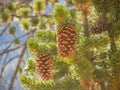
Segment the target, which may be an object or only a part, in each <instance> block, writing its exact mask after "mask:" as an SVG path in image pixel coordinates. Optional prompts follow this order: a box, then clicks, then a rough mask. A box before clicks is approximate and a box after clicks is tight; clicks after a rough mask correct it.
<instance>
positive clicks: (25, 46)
mask: <svg viewBox="0 0 120 90" xmlns="http://www.w3.org/2000/svg"><path fill="white" fill-rule="evenodd" d="M26 48H27V45H26V44H25V45H24V47H23V49H22V52H21V55H20V58H19V60H18V63H17V67H16V70H15V72H14V74H13V77H12V79H11V81H10V85H9V88H8V90H12V88H13V85H14V81H15V78H16V75H17V72H18V70H19V66H20V64H21V62H22V60H23V57H24V53H25V51H26Z"/></svg>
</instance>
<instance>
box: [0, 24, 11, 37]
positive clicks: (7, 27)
mask: <svg viewBox="0 0 120 90" xmlns="http://www.w3.org/2000/svg"><path fill="white" fill-rule="evenodd" d="M10 24H11V23H8V24H7V26H6V27H5V28H4V29H3V30H2V32H1V33H0V36H1V35H2V34H3V33H4V32H5V31H6V30H7V28H8V27H9V26H10Z"/></svg>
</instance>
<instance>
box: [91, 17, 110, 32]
mask: <svg viewBox="0 0 120 90" xmlns="http://www.w3.org/2000/svg"><path fill="white" fill-rule="evenodd" d="M107 30H108V22H107V21H106V20H105V19H103V18H102V19H98V20H97V21H96V22H95V23H94V25H93V26H92V27H91V31H92V33H94V34H100V33H102V32H105V31H107Z"/></svg>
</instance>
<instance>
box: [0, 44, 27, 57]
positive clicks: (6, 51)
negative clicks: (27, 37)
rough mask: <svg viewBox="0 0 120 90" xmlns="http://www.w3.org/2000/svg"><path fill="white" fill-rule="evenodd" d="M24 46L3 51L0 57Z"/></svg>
mask: <svg viewBox="0 0 120 90" xmlns="http://www.w3.org/2000/svg"><path fill="white" fill-rule="evenodd" d="M24 45H25V44H23V45H20V46H18V47H16V48H13V49H9V50H4V51H3V52H2V53H0V56H1V55H3V54H5V53H8V52H11V51H14V50H17V49H19V48H21V47H22V46H24Z"/></svg>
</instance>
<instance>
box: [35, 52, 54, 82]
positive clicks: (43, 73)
mask: <svg viewBox="0 0 120 90" xmlns="http://www.w3.org/2000/svg"><path fill="white" fill-rule="evenodd" d="M36 70H37V72H38V73H39V74H40V77H41V79H42V80H44V81H47V80H50V79H51V78H52V70H53V58H52V57H51V56H50V55H49V54H40V55H38V56H37V57H36Z"/></svg>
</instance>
